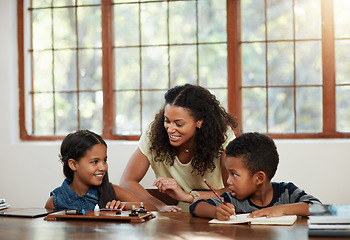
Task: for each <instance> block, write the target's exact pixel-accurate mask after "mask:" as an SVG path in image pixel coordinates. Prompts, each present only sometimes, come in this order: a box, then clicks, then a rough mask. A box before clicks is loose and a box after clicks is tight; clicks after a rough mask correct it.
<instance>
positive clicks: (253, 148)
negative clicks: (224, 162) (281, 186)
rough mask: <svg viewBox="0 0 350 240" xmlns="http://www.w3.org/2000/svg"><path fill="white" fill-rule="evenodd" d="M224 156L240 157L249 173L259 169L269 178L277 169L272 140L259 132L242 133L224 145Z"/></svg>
mask: <svg viewBox="0 0 350 240" xmlns="http://www.w3.org/2000/svg"><path fill="white" fill-rule="evenodd" d="M225 153H226V157H240V158H242V159H243V161H244V164H245V166H246V167H247V168H248V170H249V172H250V174H251V175H254V174H255V173H257V172H259V171H263V172H265V173H266V175H267V176H268V178H269V179H270V180H271V179H272V178H273V177H274V176H275V173H276V171H277V166H278V163H279V156H278V152H277V148H276V145H275V143H274V141H273V140H272V139H271V138H269V137H268V136H266V135H264V134H261V133H257V132H254V133H244V134H242V135H241V136H239V137H237V138H235V139H234V140H232V141H231V142H230V143H229V144H228V145H227V147H226V150H225Z"/></svg>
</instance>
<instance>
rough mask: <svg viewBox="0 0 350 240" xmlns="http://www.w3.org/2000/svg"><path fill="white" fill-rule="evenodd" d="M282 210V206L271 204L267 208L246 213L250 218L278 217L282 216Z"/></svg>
mask: <svg viewBox="0 0 350 240" xmlns="http://www.w3.org/2000/svg"><path fill="white" fill-rule="evenodd" d="M283 214H284V211H283V206H282V205H280V206H273V207H268V208H263V209H259V210H256V211H254V212H252V213H251V214H249V215H248V217H251V218H256V217H267V218H270V217H280V216H283Z"/></svg>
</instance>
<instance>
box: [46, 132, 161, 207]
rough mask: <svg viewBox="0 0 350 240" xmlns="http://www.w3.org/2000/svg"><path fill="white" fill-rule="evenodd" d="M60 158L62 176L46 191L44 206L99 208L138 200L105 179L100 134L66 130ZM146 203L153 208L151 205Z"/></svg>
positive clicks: (139, 200) (105, 167) (102, 141)
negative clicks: (48, 195) (61, 181)
mask: <svg viewBox="0 0 350 240" xmlns="http://www.w3.org/2000/svg"><path fill="white" fill-rule="evenodd" d="M60 159H61V162H62V163H63V173H64V175H65V176H66V179H65V180H64V181H63V184H62V186H60V187H58V188H56V189H55V190H53V191H52V192H51V193H50V198H49V199H48V200H47V202H46V205H45V208H47V209H54V210H56V211H60V210H65V209H85V210H94V208H95V206H96V204H98V205H99V207H100V208H111V209H131V205H132V204H134V205H135V203H125V201H128V202H141V201H142V200H141V199H139V198H138V197H136V196H135V195H133V194H131V193H130V192H128V191H127V190H125V189H123V188H122V187H120V186H117V185H112V184H111V183H110V182H109V180H108V172H107V170H108V164H107V144H106V142H105V141H104V140H103V139H102V138H101V136H99V135H97V134H95V133H93V132H91V131H89V130H78V131H75V132H72V133H70V134H68V135H67V136H66V137H65V139H64V140H63V142H62V145H61V153H60ZM117 199H118V200H117ZM146 207H147V208H148V209H150V208H151V209H152V208H153V210H154V207H152V206H151V205H148V206H147V205H146ZM151 209H150V210H151Z"/></svg>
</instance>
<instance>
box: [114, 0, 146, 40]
mask: <svg viewBox="0 0 350 240" xmlns="http://www.w3.org/2000/svg"><path fill="white" fill-rule="evenodd" d="M113 30H114V44H115V46H135V45H136V46H137V45H139V43H140V40H139V5H138V4H121V5H114V28H113Z"/></svg>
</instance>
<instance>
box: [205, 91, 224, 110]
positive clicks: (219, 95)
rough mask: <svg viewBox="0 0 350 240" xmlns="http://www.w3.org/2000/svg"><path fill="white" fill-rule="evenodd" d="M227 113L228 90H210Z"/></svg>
mask: <svg viewBox="0 0 350 240" xmlns="http://www.w3.org/2000/svg"><path fill="white" fill-rule="evenodd" d="M208 90H209V91H210V92H211V93H212V94H214V95H215V97H216V99H217V100H218V101H219V102H220V104H221V106H222V107H224V108H225V109H226V111H227V89H208Z"/></svg>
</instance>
